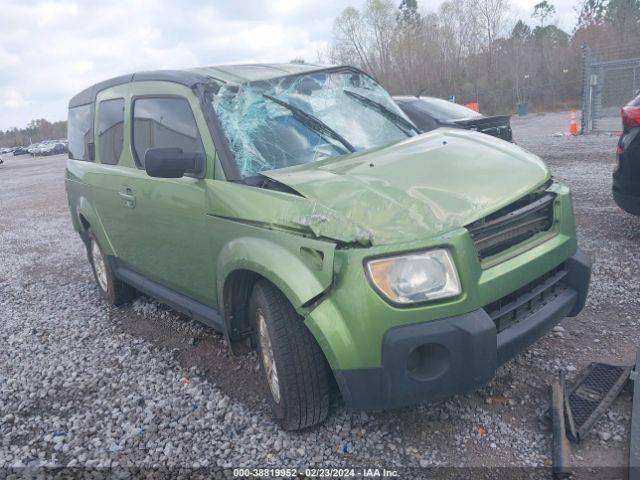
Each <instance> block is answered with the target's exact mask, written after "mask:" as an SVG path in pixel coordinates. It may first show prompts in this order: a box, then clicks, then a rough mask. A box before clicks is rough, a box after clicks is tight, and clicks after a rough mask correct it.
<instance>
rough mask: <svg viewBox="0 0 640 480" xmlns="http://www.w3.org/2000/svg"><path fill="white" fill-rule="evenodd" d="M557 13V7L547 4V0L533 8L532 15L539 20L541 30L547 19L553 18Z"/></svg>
mask: <svg viewBox="0 0 640 480" xmlns="http://www.w3.org/2000/svg"><path fill="white" fill-rule="evenodd" d="M555 13H556V7H554V6H553V5H552V4H550V3H549V2H547V0H543V1H542V2H540V3H537V4H535V5H534V6H533V14H532V15H531V16H532V17H533V18H536V19H538V21H539V22H540V25H539V26H540V28H542V27H544V22H545V20H546V19H547V18H549V17H551V16H552V15H554V14H555Z"/></svg>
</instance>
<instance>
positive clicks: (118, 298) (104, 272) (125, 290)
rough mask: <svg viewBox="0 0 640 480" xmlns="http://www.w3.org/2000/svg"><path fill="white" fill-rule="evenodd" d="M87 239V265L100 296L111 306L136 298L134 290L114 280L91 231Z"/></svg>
mask: <svg viewBox="0 0 640 480" xmlns="http://www.w3.org/2000/svg"><path fill="white" fill-rule="evenodd" d="M88 239H89V241H88V243H87V253H88V255H89V263H90V264H91V269H92V270H93V276H94V277H95V279H96V283H97V284H98V289H99V290H100V293H102V296H103V297H104V298H105V299H106V300H107V301H108V302H109V303H110V304H111V305H120V304H122V303H126V302H128V301H129V300H132V299H133V298H134V297H135V296H136V290H135V289H134V288H133V287H131V286H130V285H128V284H126V283H124V282H123V281H122V280H119V279H118V278H116V276H115V275H114V274H113V270H112V268H111V265H110V264H109V262H108V261H107V258H106V257H105V255H104V253H103V251H102V248H101V247H100V244H99V243H98V240H97V239H96V237H95V235H94V234H93V232H92V231H91V230H89V232H88Z"/></svg>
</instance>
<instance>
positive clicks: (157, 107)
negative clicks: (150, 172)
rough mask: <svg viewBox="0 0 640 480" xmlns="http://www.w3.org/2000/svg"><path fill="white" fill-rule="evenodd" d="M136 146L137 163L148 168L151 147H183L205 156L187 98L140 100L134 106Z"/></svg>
mask: <svg viewBox="0 0 640 480" xmlns="http://www.w3.org/2000/svg"><path fill="white" fill-rule="evenodd" d="M133 147H134V151H135V157H136V164H137V165H138V167H140V168H144V155H145V152H146V151H147V150H148V149H150V148H181V149H182V151H183V152H184V153H186V154H195V153H199V154H201V155H202V156H203V157H204V156H205V152H204V147H203V145H202V140H201V138H200V133H199V132H198V126H197V124H196V121H195V118H194V116H193V112H192V111H191V106H190V105H189V102H188V101H187V100H186V99H185V98H178V97H157V98H150V97H144V98H138V99H136V100H135V101H134V103H133Z"/></svg>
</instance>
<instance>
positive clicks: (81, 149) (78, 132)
mask: <svg viewBox="0 0 640 480" xmlns="http://www.w3.org/2000/svg"><path fill="white" fill-rule="evenodd" d="M90 131H91V104H87V105H80V106H79V107H73V108H70V109H69V121H68V123H67V139H68V140H69V158H72V159H74V160H91V159H90V158H89V148H88V144H89V135H90Z"/></svg>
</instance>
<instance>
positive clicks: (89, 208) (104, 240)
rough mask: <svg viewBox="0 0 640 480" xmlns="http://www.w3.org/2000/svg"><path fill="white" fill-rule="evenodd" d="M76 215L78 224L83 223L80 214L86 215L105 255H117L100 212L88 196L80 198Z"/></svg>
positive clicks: (75, 219)
mask: <svg viewBox="0 0 640 480" xmlns="http://www.w3.org/2000/svg"><path fill="white" fill-rule="evenodd" d="M74 216H75V218H74V222H75V221H77V222H78V225H82V222H81V221H80V216H82V217H84V218H85V219H86V220H87V222H89V225H91V231H92V232H93V234H94V235H95V236H96V238H97V239H98V241H99V242H100V247H101V248H102V250H103V252H104V254H105V255H110V256H115V250H114V249H113V245H111V242H110V241H109V237H108V236H107V234H106V232H105V229H104V226H103V225H102V222H101V221H100V217H99V216H98V212H96V210H95V208H93V205H91V203H90V202H89V200H87V197H84V196H82V197H79V198H78V201H77V205H76V208H75V212H74Z"/></svg>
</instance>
